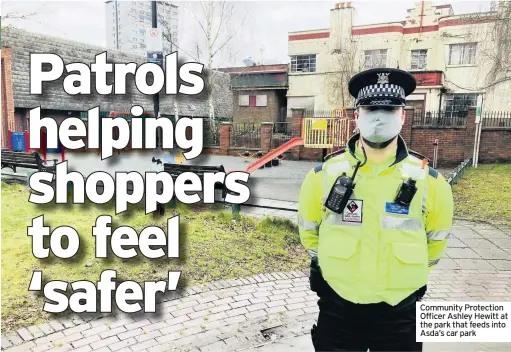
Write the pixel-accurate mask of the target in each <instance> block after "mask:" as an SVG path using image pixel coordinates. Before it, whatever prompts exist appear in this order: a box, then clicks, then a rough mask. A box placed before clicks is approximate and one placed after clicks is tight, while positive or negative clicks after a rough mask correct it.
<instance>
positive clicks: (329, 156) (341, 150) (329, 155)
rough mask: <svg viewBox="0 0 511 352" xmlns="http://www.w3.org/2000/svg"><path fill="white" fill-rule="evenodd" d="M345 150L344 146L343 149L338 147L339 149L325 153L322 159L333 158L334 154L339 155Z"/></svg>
mask: <svg viewBox="0 0 511 352" xmlns="http://www.w3.org/2000/svg"><path fill="white" fill-rule="evenodd" d="M345 151H346V149H345V148H343V149H339V150H337V151H335V152H332V153H330V154H327V155H326V156H325V158H324V159H323V161H327V160H328V159H331V158H333V157H334V156H337V155H341V154H343V153H344V152H345Z"/></svg>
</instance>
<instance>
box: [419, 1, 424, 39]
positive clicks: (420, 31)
mask: <svg viewBox="0 0 511 352" xmlns="http://www.w3.org/2000/svg"><path fill="white" fill-rule="evenodd" d="M423 18H424V0H422V7H421V24H420V27H419V40H422V21H423Z"/></svg>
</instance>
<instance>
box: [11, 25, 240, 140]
mask: <svg viewBox="0 0 511 352" xmlns="http://www.w3.org/2000/svg"><path fill="white" fill-rule="evenodd" d="M105 51H107V62H111V63H129V62H135V63H137V65H140V64H142V63H144V62H146V58H145V56H141V55H133V54H128V53H124V52H120V51H116V50H106V49H105V48H102V47H97V46H92V45H88V44H84V43H79V42H74V41H69V40H64V39H60V38H54V37H48V36H46V35H42V34H38V33H31V32H27V31H24V30H21V29H17V28H14V27H9V28H6V29H2V80H3V81H2V94H3V95H5V96H6V97H9V96H11V97H12V101H13V102H14V104H13V106H12V107H10V106H8V105H7V106H6V109H7V110H6V111H4V110H2V123H3V124H6V123H9V129H12V130H16V131H22V130H24V129H27V127H28V117H29V111H30V110H31V109H33V108H36V107H41V116H42V117H46V116H51V117H54V118H56V119H57V120H62V119H64V118H66V117H80V114H81V113H83V112H86V111H87V110H89V109H92V108H94V107H97V106H99V107H100V110H101V111H130V109H131V107H132V106H133V105H141V106H142V107H143V108H144V111H150V112H152V111H153V98H152V95H144V94H142V93H141V92H140V91H138V89H137V88H136V86H135V84H134V76H133V75H127V76H126V82H127V87H126V92H127V94H125V95H113V94H111V95H99V94H97V93H96V91H95V77H94V75H92V77H91V86H92V92H93V94H91V95H73V96H72V95H69V94H67V93H66V92H65V91H64V89H63V86H62V84H63V80H64V78H65V76H66V75H65V74H64V75H62V77H61V78H59V79H58V80H56V81H53V82H45V83H43V94H41V95H31V94H30V91H29V84H30V79H29V72H30V54H31V53H54V54H57V55H59V56H60V57H61V58H62V59H63V61H64V64H68V63H71V62H81V63H85V64H89V63H92V62H94V61H95V56H96V55H98V54H101V53H103V52H105ZM112 82H113V76H112V75H111V74H107V84H111V83H112ZM228 82H229V76H228V75H226V74H224V73H220V72H219V73H218V74H217V75H216V84H215V89H213V97H214V99H213V101H214V104H215V106H214V108H215V114H216V116H219V117H223V118H227V119H229V118H231V117H232V93H231V92H230V90H229V86H228ZM163 91H164V90H163ZM2 98H3V97H2ZM7 100H9V99H7ZM175 103H177V110H178V111H177V112H178V115H179V116H191V117H203V116H208V114H209V105H208V97H207V90H204V92H203V93H202V94H200V95H197V96H183V95H179V96H177V98H176V96H174V95H165V94H163V93H161V94H160V113H161V114H163V115H174V114H175V113H176V111H175ZM3 109H4V108H3ZM9 109H11V110H9ZM9 111H11V112H9ZM9 114H11V115H13V120H12V121H11V120H10V118H11V117H10V115H9ZM6 117H7V118H6ZM6 121H8V122H6ZM5 140H6V139H3V141H5ZM2 144H4V142H2Z"/></svg>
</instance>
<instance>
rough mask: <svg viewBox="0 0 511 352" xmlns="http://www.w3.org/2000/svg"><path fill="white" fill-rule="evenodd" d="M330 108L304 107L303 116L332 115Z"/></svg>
mask: <svg viewBox="0 0 511 352" xmlns="http://www.w3.org/2000/svg"><path fill="white" fill-rule="evenodd" d="M332 115H333V110H332V109H306V110H305V111H304V112H303V117H333V116H332Z"/></svg>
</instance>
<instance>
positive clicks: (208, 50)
mask: <svg viewBox="0 0 511 352" xmlns="http://www.w3.org/2000/svg"><path fill="white" fill-rule="evenodd" d="M195 4H197V3H195ZM198 8H199V11H194V10H192V9H189V13H190V15H191V16H192V17H193V19H194V20H195V22H196V24H197V25H198V26H199V27H200V33H201V35H200V38H197V41H196V43H195V45H194V51H195V52H190V51H186V50H184V49H183V48H182V47H180V46H179V45H178V44H177V43H176V42H175V41H174V40H173V39H172V30H171V28H170V26H169V25H166V26H164V27H165V28H164V29H163V37H164V38H165V39H166V40H168V41H169V42H171V43H172V45H173V46H174V47H175V48H176V49H178V50H179V51H181V52H183V53H185V54H187V55H188V56H189V57H191V58H192V59H194V60H195V61H197V62H204V63H205V66H206V71H207V76H206V78H207V82H206V84H207V87H208V88H209V93H208V110H209V118H210V119H211V120H215V118H216V115H215V97H214V91H216V90H217V88H219V87H218V85H222V84H223V83H222V81H225V80H223V79H217V76H218V74H219V71H218V70H217V69H218V67H219V66H220V64H221V59H219V56H221V54H222V53H223V52H228V61H231V62H232V61H233V60H234V59H235V56H236V54H237V52H236V51H233V50H232V48H231V47H230V46H229V44H230V43H231V41H232V39H233V38H234V37H235V36H236V35H237V34H238V32H239V30H240V29H241V28H242V27H243V24H244V23H245V20H246V16H245V17H244V18H243V19H242V21H241V23H240V24H239V25H238V26H237V27H235V26H234V18H235V16H236V12H235V9H236V4H235V3H232V2H228V1H201V2H198ZM162 23H165V19H163V20H162ZM233 27H235V28H233ZM203 51H204V53H203ZM201 59H202V60H201Z"/></svg>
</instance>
